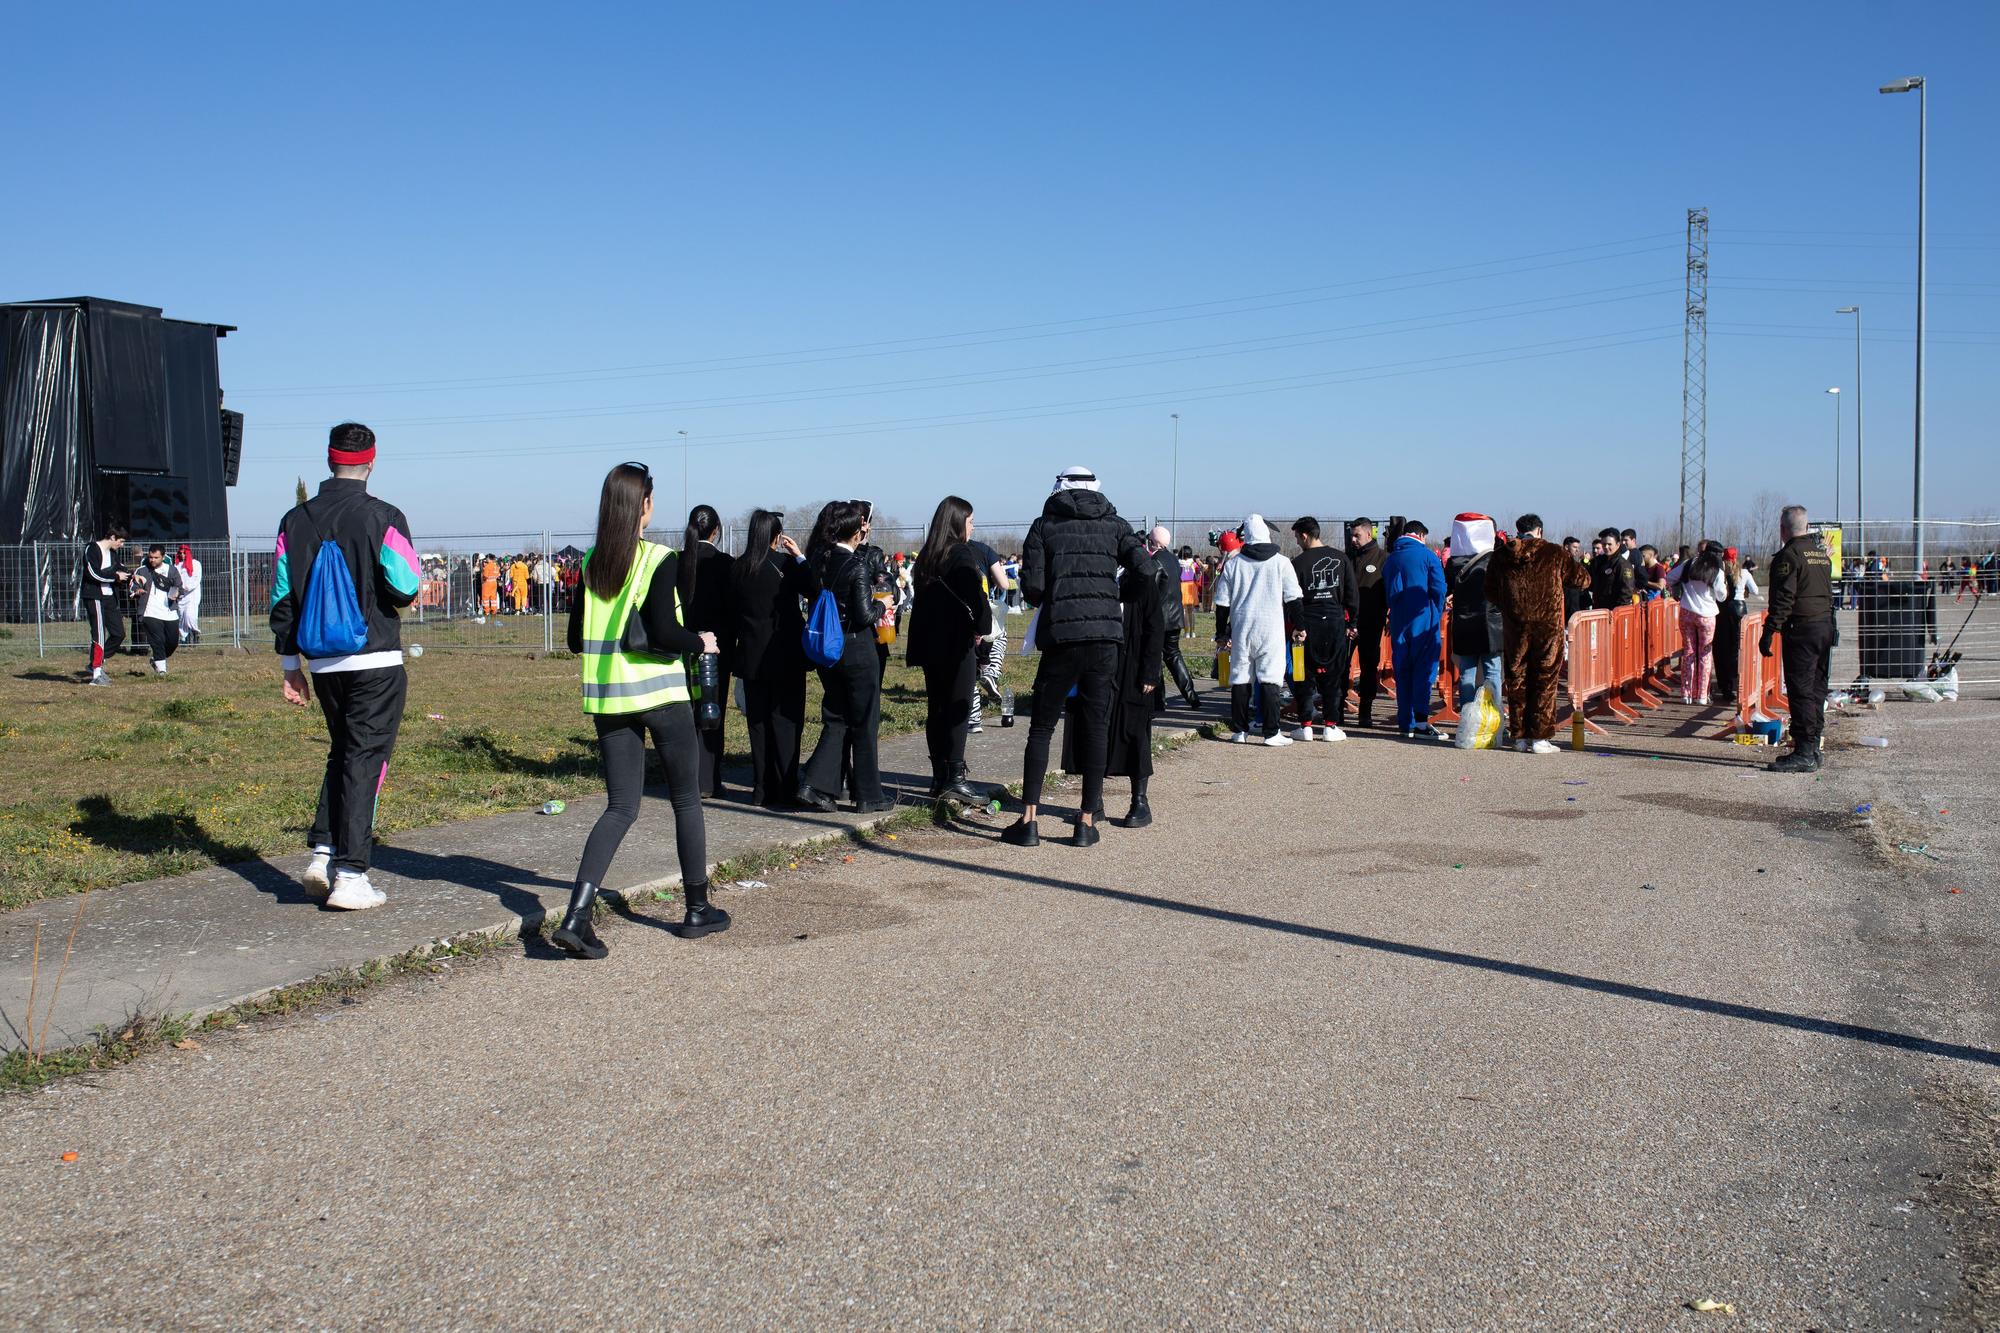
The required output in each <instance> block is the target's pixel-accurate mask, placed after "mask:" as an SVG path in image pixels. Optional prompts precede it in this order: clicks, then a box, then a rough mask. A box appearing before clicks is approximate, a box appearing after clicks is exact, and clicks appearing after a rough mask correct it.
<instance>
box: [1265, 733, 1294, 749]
mask: <svg viewBox="0 0 2000 1333" xmlns="http://www.w3.org/2000/svg"><path fill="white" fill-rule="evenodd" d="M1291 743H1292V738H1291V737H1290V736H1287V735H1286V734H1285V733H1284V732H1282V731H1281V732H1279V733H1278V734H1277V735H1275V736H1266V737H1265V738H1264V744H1266V745H1270V746H1279V745H1290V744H1291Z"/></svg>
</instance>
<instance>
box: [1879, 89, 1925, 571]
mask: <svg viewBox="0 0 2000 1333" xmlns="http://www.w3.org/2000/svg"><path fill="white" fill-rule="evenodd" d="M1881 91H1882V92H1885V93H1908V92H1914V93H1915V94H1916V95H1917V439H1916V478H1915V486H1914V491H1913V495H1912V499H1911V504H1910V526H1911V528H1912V529H1913V530H1914V533H1915V537H1916V551H1917V554H1916V572H1917V577H1919V578H1922V577H1923V572H1924V172H1925V169H1926V167H1927V165H1928V162H1929V158H1930V126H1931V108H1930V89H1929V88H1928V87H1927V86H1926V85H1925V82H1924V79H1923V78H1922V76H1912V77H1910V78H1907V79H1897V80H1896V81H1895V82H1894V83H1885V84H1883V85H1882V88H1881Z"/></svg>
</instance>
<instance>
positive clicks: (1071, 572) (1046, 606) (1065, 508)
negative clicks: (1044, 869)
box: [1000, 467, 1155, 847]
mask: <svg viewBox="0 0 2000 1333" xmlns="http://www.w3.org/2000/svg"><path fill="white" fill-rule="evenodd" d="M1121 568H1123V569H1132V570H1136V571H1138V572H1140V573H1150V572H1151V571H1152V570H1153V569H1154V568H1155V566H1154V564H1153V561H1152V557H1151V556H1149V555H1147V554H1146V544H1145V543H1144V542H1142V541H1140V540H1139V534H1138V533H1136V532H1134V531H1132V525H1131V524H1130V523H1127V522H1126V521H1125V520H1124V519H1123V518H1120V517H1119V516H1118V511H1117V509H1115V508H1113V507H1112V504H1111V501H1109V500H1107V499H1105V498H1104V496H1103V494H1102V493H1101V492H1100V491H1099V489H1098V481H1097V474H1096V473H1095V472H1092V471H1091V470H1090V469H1089V468H1087V467H1068V468H1064V469H1063V470H1062V471H1061V472H1060V473H1058V474H1057V475H1056V484H1055V488H1054V489H1053V490H1052V491H1051V492H1050V495H1049V498H1048V499H1047V500H1045V501H1043V502H1042V516H1041V517H1040V518H1038V519H1036V520H1035V521H1034V523H1033V524H1032V525H1031V526H1030V527H1029V528H1028V536H1027V540H1026V541H1024V542H1023V543H1022V544H1021V596H1022V598H1023V599H1024V600H1026V602H1027V603H1028V605H1030V606H1032V607H1034V608H1036V612H1037V618H1036V621H1035V628H1034V631H1033V632H1034V636H1035V643H1036V644H1037V646H1038V647H1039V648H1040V650H1041V659H1042V660H1041V664H1040V665H1039V666H1038V667H1037V668H1036V669H1035V700H1034V714H1033V717H1032V719H1031V720H1030V722H1029V724H1028V746H1027V754H1026V756H1025V758H1024V759H1023V760H1022V773H1021V818H1020V820H1019V822H1017V823H1015V824H1013V825H1011V826H1010V827H1008V828H1007V829H1005V830H1003V831H1002V832H1001V834H1000V836H1001V838H1002V839H1003V840H1004V841H1006V842H1008V843H1011V844H1013V845H1014V846H1016V847H1033V846H1036V845H1037V844H1039V843H1040V842H1041V834H1040V833H1039V832H1038V831H1037V829H1036V826H1035V818H1036V815H1037V813H1038V810H1039V807H1040V805H1041V799H1042V782H1043V779H1044V778H1046V777H1047V775H1048V767H1049V742H1050V741H1051V739H1052V738H1053V737H1054V736H1055V730H1056V723H1058V722H1060V721H1061V720H1062V718H1063V715H1064V713H1065V712H1066V711H1067V708H1068V704H1069V696H1070V691H1071V690H1075V691H1076V697H1077V717H1078V720H1079V721H1080V722H1081V724H1082V725H1081V726H1080V727H1079V728H1078V730H1079V732H1080V735H1079V736H1078V737H1077V740H1078V742H1079V744H1078V745H1077V753H1078V755H1079V762H1080V763H1081V764H1082V766H1083V801H1082V806H1081V808H1080V810H1079V812H1078V815H1077V821H1076V835H1075V840H1074V841H1075V845H1076V846H1078V847H1092V846H1095V845H1096V844H1097V840H1098V837H1099V834H1098V831H1097V822H1096V816H1095V814H1094V812H1095V811H1096V810H1097V808H1098V807H1099V806H1101V805H1103V804H1104V766H1105V758H1106V755H1105V750H1106V746H1107V744H1108V742H1109V739H1110V727H1111V690H1112V681H1113V678H1114V677H1115V676H1116V675H1117V672H1118V645H1119V644H1121V643H1123V642H1124V641H1125V613H1124V608H1123V607H1122V606H1120V604H1119V601H1118V571H1119V570H1120V569H1121Z"/></svg>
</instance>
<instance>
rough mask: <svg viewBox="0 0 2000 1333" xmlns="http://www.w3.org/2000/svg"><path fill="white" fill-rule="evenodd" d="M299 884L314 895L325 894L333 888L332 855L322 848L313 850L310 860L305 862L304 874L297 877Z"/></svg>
mask: <svg viewBox="0 0 2000 1333" xmlns="http://www.w3.org/2000/svg"><path fill="white" fill-rule="evenodd" d="M299 883H301V884H303V885H304V886H305V887H306V888H308V889H310V890H312V891H313V892H314V893H325V892H327V891H328V890H330V889H331V888H333V853H332V852H331V851H329V850H327V849H326V848H323V847H315V848H313V854H312V860H310V861H308V862H306V869H305V873H304V874H302V875H300V876H299Z"/></svg>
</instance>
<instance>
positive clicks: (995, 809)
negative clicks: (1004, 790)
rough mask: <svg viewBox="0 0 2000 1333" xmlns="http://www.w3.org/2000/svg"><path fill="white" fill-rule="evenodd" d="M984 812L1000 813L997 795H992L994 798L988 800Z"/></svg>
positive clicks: (990, 813)
mask: <svg viewBox="0 0 2000 1333" xmlns="http://www.w3.org/2000/svg"><path fill="white" fill-rule="evenodd" d="M986 813H987V814H989V815H997V814H999V813H1000V798H999V797H997V796H996V797H994V798H993V799H992V800H990V801H988V802H987V803H986Z"/></svg>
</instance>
